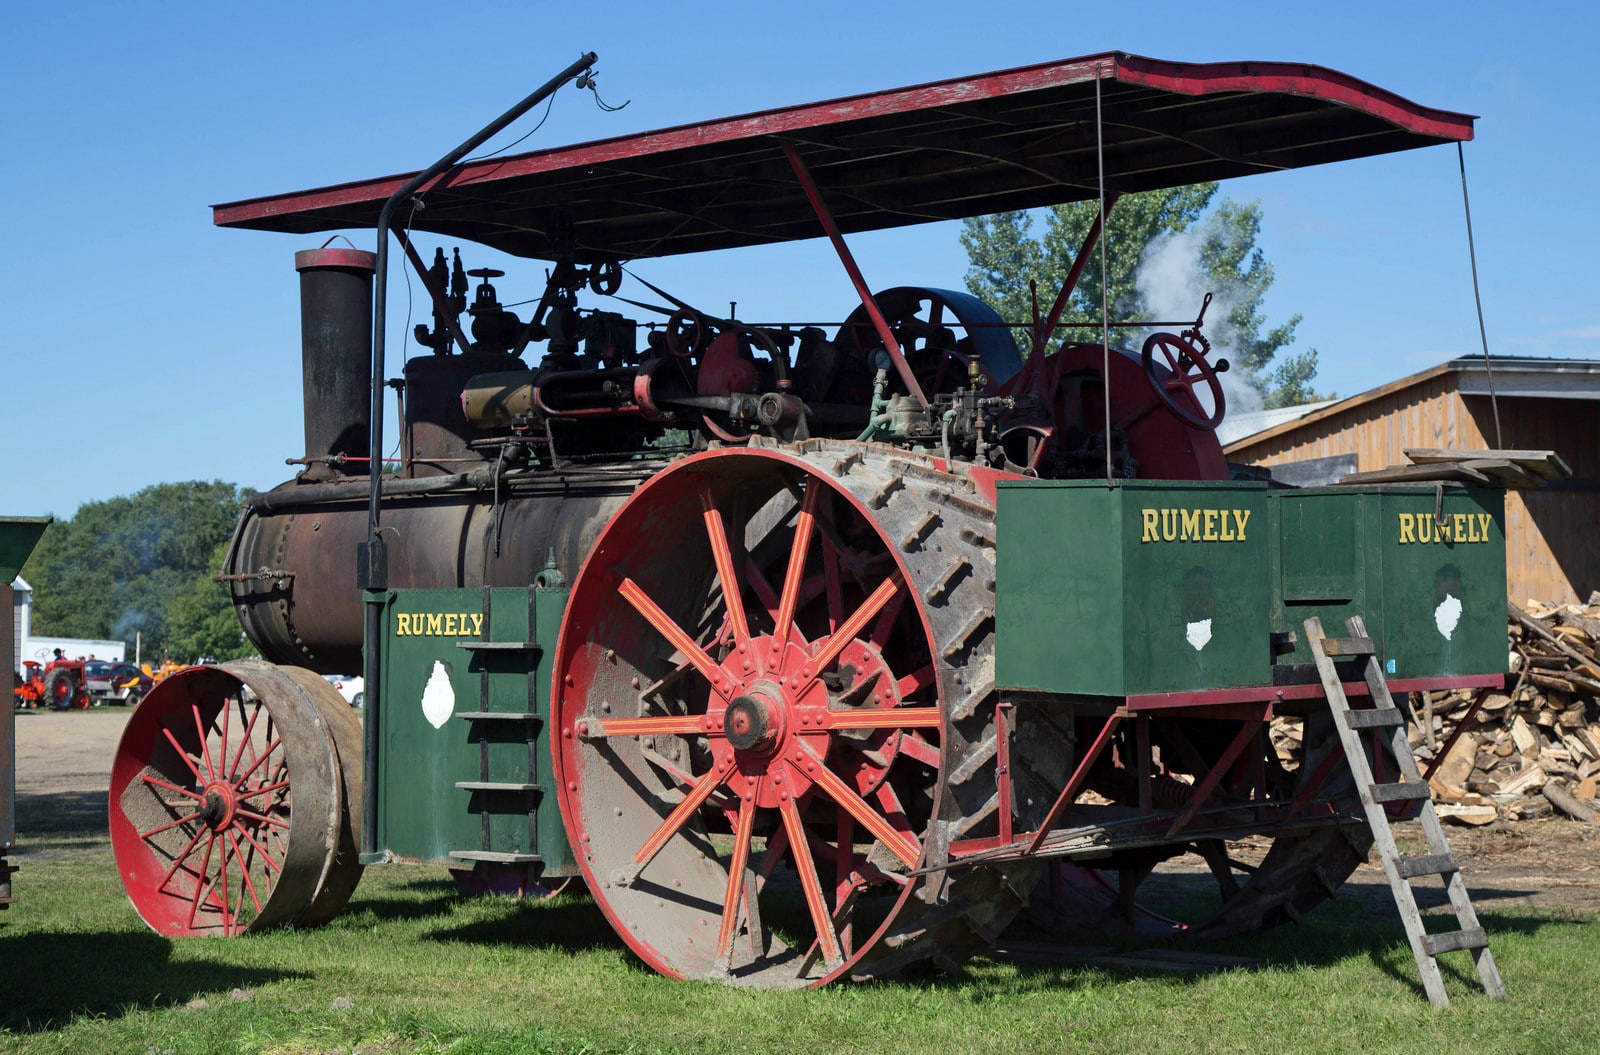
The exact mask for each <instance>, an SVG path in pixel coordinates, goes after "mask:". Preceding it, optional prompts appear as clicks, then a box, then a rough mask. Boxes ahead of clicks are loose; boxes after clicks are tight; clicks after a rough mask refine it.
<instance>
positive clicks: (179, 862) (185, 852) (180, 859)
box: [156, 827, 209, 890]
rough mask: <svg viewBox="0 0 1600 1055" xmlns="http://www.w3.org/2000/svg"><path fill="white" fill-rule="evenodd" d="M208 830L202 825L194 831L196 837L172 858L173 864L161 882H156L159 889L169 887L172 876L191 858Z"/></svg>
mask: <svg viewBox="0 0 1600 1055" xmlns="http://www.w3.org/2000/svg"><path fill="white" fill-rule="evenodd" d="M208 830H209V829H206V828H204V827H202V828H201V829H200V830H199V831H197V832H195V833H194V837H193V838H192V839H190V840H189V843H188V845H187V846H185V847H184V848H183V849H182V850H179V851H178V856H176V857H174V858H173V859H172V866H171V867H170V868H168V869H167V872H166V874H165V875H163V876H162V877H161V882H159V883H157V884H156V889H157V890H165V889H167V884H168V883H170V882H172V877H173V876H175V875H177V874H178V869H180V868H182V867H183V863H184V862H185V861H187V860H188V859H189V855H190V854H191V853H193V852H194V848H195V847H196V846H198V845H199V843H200V840H201V839H203V838H205V835H206V832H207V831H208Z"/></svg>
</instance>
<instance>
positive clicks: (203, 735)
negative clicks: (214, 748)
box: [189, 703, 217, 780]
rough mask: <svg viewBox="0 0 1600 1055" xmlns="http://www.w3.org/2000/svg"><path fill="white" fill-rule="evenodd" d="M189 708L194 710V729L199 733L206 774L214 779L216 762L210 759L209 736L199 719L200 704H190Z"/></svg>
mask: <svg viewBox="0 0 1600 1055" xmlns="http://www.w3.org/2000/svg"><path fill="white" fill-rule="evenodd" d="M189 709H190V710H191V711H193V712H194V731H195V732H196V733H198V734H200V752H201V755H202V757H204V758H205V762H206V776H207V777H208V778H209V779H211V780H215V779H216V777H217V766H216V763H214V762H212V761H211V736H210V734H208V733H207V732H206V727H205V725H204V723H202V722H201V720H200V705H199V704H198V703H195V704H191V705H190V706H189Z"/></svg>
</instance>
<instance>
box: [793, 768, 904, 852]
mask: <svg viewBox="0 0 1600 1055" xmlns="http://www.w3.org/2000/svg"><path fill="white" fill-rule="evenodd" d="M801 751H802V752H804V755H805V759H806V762H805V765H804V766H803V767H802V766H800V765H798V764H797V763H795V762H793V761H790V762H789V763H788V764H789V768H790V769H792V770H793V771H794V772H795V774H796V775H797V776H800V777H806V778H809V779H811V780H814V781H815V782H816V785H817V787H819V788H821V789H822V790H823V791H824V792H826V793H827V795H828V797H829V798H831V799H833V801H834V802H836V803H838V804H839V805H840V806H842V807H844V809H845V810H846V811H848V812H849V814H850V816H852V817H854V818H855V819H856V820H857V821H858V822H859V823H860V824H861V826H862V827H863V828H865V829H867V831H869V832H871V833H872V836H873V838H875V839H877V840H878V841H879V842H881V843H882V844H883V845H884V846H885V847H887V848H888V850H889V852H890V853H892V854H894V855H895V857H897V858H899V859H900V863H901V864H903V865H905V866H906V867H907V868H915V867H916V864H917V859H918V858H919V857H921V856H922V848H921V847H919V846H918V845H917V844H916V842H915V841H914V840H910V839H907V838H906V837H905V836H903V835H901V833H900V832H897V831H895V829H894V828H893V827H892V826H891V825H890V824H889V822H888V821H886V820H884V819H883V817H882V816H880V815H879V813H878V811H877V810H875V809H873V808H872V806H871V805H869V804H868V803H867V801H866V800H865V799H863V798H862V797H861V796H860V795H858V794H856V793H855V791H854V789H852V788H851V787H850V786H849V785H848V784H846V783H845V782H844V781H843V780H840V779H839V775H838V774H837V773H835V772H834V771H833V770H831V769H829V768H828V765H827V763H826V762H824V761H823V760H822V759H820V758H818V757H817V756H816V754H815V753H814V752H813V751H812V750H811V748H809V747H806V746H805V745H803V744H802V745H801ZM791 838H792V836H791Z"/></svg>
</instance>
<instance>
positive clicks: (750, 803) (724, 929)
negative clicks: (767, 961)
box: [717, 783, 761, 960]
mask: <svg viewBox="0 0 1600 1055" xmlns="http://www.w3.org/2000/svg"><path fill="white" fill-rule="evenodd" d="M760 795H761V785H760V783H758V784H757V785H756V787H754V788H752V789H751V794H750V797H749V798H746V799H741V800H740V802H739V821H738V823H737V824H736V825H734V831H733V856H732V858H730V859H729V861H728V889H727V892H726V893H725V894H724V895H723V898H722V926H721V928H720V929H719V930H718V931H717V956H718V957H719V958H721V959H723V960H726V959H728V958H729V957H731V956H732V955H733V939H734V935H735V933H736V932H737V930H738V927H739V904H740V901H741V900H742V895H743V893H744V874H745V872H746V870H747V869H748V867H749V863H750V831H751V829H752V828H753V827H754V825H755V817H756V799H757V798H758V797H760Z"/></svg>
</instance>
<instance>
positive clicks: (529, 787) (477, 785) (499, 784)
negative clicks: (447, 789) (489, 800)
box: [456, 780, 539, 791]
mask: <svg viewBox="0 0 1600 1055" xmlns="http://www.w3.org/2000/svg"><path fill="white" fill-rule="evenodd" d="M456 787H457V788H459V789H461V790H462V791H538V790H539V785H537V784H511V783H506V782H504V781H498V780H458V781H456Z"/></svg>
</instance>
